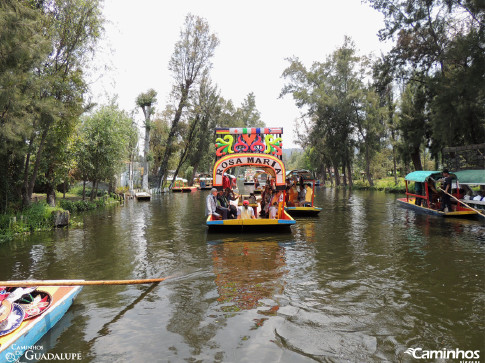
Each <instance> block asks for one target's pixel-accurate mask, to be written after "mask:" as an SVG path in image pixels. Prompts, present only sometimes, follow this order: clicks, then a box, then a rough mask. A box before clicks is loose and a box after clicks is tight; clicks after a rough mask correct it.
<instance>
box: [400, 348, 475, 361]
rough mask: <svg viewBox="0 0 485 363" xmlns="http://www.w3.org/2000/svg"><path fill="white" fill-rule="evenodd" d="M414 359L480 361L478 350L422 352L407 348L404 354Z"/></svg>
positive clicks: (417, 349)
mask: <svg viewBox="0 0 485 363" xmlns="http://www.w3.org/2000/svg"><path fill="white" fill-rule="evenodd" d="M404 353H405V354H409V355H411V356H412V357H413V358H416V359H460V361H461V362H463V363H465V362H467V363H471V362H475V361H476V362H478V360H479V359H480V351H479V350H461V349H458V348H456V349H446V348H443V349H441V350H423V348H408V349H406V351H405V352H404Z"/></svg>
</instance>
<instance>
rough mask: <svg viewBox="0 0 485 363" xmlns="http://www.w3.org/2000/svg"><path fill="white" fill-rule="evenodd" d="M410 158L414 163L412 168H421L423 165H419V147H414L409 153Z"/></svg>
mask: <svg viewBox="0 0 485 363" xmlns="http://www.w3.org/2000/svg"><path fill="white" fill-rule="evenodd" d="M411 160H412V161H413V164H414V170H423V166H422V165H421V158H420V153H419V147H417V148H415V149H414V150H413V152H412V153H411Z"/></svg>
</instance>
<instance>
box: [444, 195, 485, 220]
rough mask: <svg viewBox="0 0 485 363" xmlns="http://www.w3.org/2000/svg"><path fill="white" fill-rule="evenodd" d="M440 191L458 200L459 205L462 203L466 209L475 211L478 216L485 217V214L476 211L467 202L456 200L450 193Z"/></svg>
mask: <svg viewBox="0 0 485 363" xmlns="http://www.w3.org/2000/svg"><path fill="white" fill-rule="evenodd" d="M440 190H441V191H442V192H443V193H445V194H448V195H449V196H450V197H452V198H453V199H454V200H456V201H457V202H458V203H461V204H463V205H464V206H465V207H467V208H470V209H471V210H473V211H474V212H477V213H478V214H480V215H481V216H482V217H485V214H483V213H480V212H479V211H478V210H476V209H475V208H473V207H470V206H469V205H468V204H466V203H465V202H462V201H461V200H460V199H458V198H456V197H455V196H453V195H451V194H450V193H448V192H446V191H444V190H443V189H441V188H440Z"/></svg>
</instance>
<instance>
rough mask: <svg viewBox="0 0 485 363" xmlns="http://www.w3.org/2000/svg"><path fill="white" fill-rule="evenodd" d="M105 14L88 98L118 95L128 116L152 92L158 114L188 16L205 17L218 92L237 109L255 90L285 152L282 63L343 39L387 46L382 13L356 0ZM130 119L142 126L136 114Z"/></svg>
mask: <svg viewBox="0 0 485 363" xmlns="http://www.w3.org/2000/svg"><path fill="white" fill-rule="evenodd" d="M103 12H104V16H105V18H106V20H107V21H108V22H107V24H106V27H105V28H106V32H105V35H104V39H103V41H102V42H101V49H100V51H99V52H98V53H97V55H96V57H95V60H94V63H93V64H96V65H97V69H96V70H95V71H94V74H93V77H92V79H93V80H92V82H91V90H92V94H93V101H95V102H98V103H106V102H107V99H108V97H113V95H115V94H116V95H118V104H119V105H120V107H121V108H122V109H124V110H126V111H132V110H133V109H135V99H136V97H137V96H138V95H139V94H140V93H141V92H146V91H147V90H148V89H150V88H153V89H155V90H156V91H157V92H158V104H157V108H158V109H163V108H164V106H165V104H166V103H167V102H168V94H169V92H170V90H171V86H172V83H173V81H172V75H171V73H170V72H169V71H168V62H169V60H170V57H171V55H172V53H173V50H174V45H175V43H176V42H177V40H178V39H179V35H180V30H181V28H182V26H183V24H184V20H185V16H186V15H187V14H188V13H191V14H193V15H198V16H201V17H203V18H205V19H206V20H207V21H208V23H209V26H210V28H211V31H212V32H213V33H215V34H216V35H217V36H218V38H219V40H220V45H219V46H218V47H217V49H216V51H215V57H214V59H213V69H212V71H211V76H212V80H213V82H214V83H216V84H217V85H218V87H219V89H220V91H221V95H222V96H223V97H224V98H225V99H231V100H232V101H233V103H234V105H235V106H236V107H237V106H240V105H241V102H242V101H243V100H244V98H245V97H246V96H247V95H248V94H249V93H250V92H253V93H254V94H255V97H256V107H257V109H258V110H259V111H260V112H261V118H262V120H263V121H264V122H265V123H266V125H267V126H274V127H280V126H281V127H283V128H284V135H283V145H284V147H285V148H287V147H294V146H295V145H294V135H293V129H294V120H295V119H296V118H298V116H299V110H298V109H297V107H296V106H295V104H294V101H293V99H292V98H291V97H290V96H285V97H284V98H283V99H278V96H279V94H280V92H281V89H282V87H283V84H284V79H282V78H281V74H282V72H283V70H284V69H285V68H286V67H287V66H288V64H289V63H288V62H287V61H286V60H285V58H288V57H293V56H296V57H299V58H300V60H302V61H303V63H304V64H305V65H306V66H310V65H311V64H312V63H313V62H315V61H323V60H325V58H326V57H327V56H328V55H329V54H331V53H332V52H333V51H334V50H335V49H336V48H337V47H339V46H340V45H342V44H343V41H344V36H345V35H348V36H350V37H351V38H352V39H353V41H354V42H355V44H356V47H357V49H358V52H359V54H362V55H363V54H369V53H370V52H373V53H375V54H376V55H379V54H380V53H381V52H386V51H387V50H388V49H389V45H386V44H382V43H380V42H379V40H378V39H377V32H378V30H379V29H381V28H382V27H383V17H382V15H381V14H380V13H378V12H377V11H375V10H373V9H372V8H370V7H369V6H368V5H366V4H361V1H360V0H299V1H284V0H279V1H273V0H259V1H253V0H244V1H230V0H225V1H222V0H183V1H177V2H174V1H161V0H137V1H136V2H134V1H128V0H105V3H104V11H103ZM105 66H106V67H108V68H105ZM135 118H136V120H137V121H139V123H140V124H141V120H142V119H143V117H142V113H141V112H137V113H136V114H135Z"/></svg>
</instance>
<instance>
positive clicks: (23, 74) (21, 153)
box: [0, 0, 51, 211]
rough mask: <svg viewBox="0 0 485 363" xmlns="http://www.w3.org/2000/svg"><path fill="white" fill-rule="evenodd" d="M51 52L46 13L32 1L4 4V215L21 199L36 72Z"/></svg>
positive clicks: (0, 37)
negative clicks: (10, 206) (46, 33)
mask: <svg viewBox="0 0 485 363" xmlns="http://www.w3.org/2000/svg"><path fill="white" fill-rule="evenodd" d="M50 51H51V42H50V41H49V39H48V38H47V37H45V36H43V23H42V13H41V12H40V11H38V10H37V9H36V8H35V6H33V4H32V3H31V2H29V1H17V0H5V1H1V2H0V168H1V170H2V172H1V173H0V211H6V210H7V209H8V208H9V205H10V203H11V202H15V201H16V200H17V201H18V200H20V199H21V183H22V180H21V177H19V176H20V175H22V165H23V161H24V157H25V153H26V149H27V147H26V142H25V139H26V138H27V137H28V135H29V134H30V133H31V132H32V123H33V114H32V111H33V110H32V108H31V99H32V98H33V97H34V95H35V94H36V92H37V90H38V89H39V87H40V85H39V82H38V79H37V78H36V77H35V75H34V73H33V70H34V69H35V68H37V67H39V66H40V65H41V64H42V61H43V60H44V59H45V58H46V57H47V56H48V54H49V53H50Z"/></svg>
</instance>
